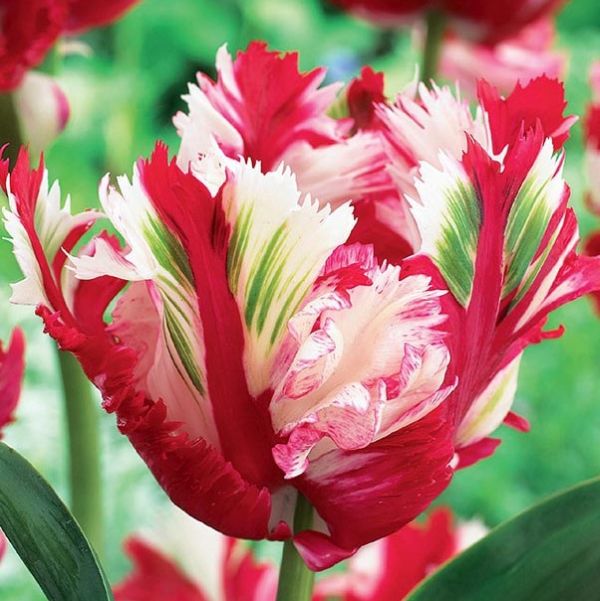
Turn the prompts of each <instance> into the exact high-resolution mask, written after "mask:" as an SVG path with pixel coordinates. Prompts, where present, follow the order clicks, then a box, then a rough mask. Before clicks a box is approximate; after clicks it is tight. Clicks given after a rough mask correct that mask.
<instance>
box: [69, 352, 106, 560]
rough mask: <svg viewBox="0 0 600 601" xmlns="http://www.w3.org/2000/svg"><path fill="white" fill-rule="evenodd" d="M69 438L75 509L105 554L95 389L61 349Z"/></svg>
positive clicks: (83, 528) (93, 543) (78, 519)
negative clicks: (93, 389)
mask: <svg viewBox="0 0 600 601" xmlns="http://www.w3.org/2000/svg"><path fill="white" fill-rule="evenodd" d="M58 357H59V362H60V372H61V375H62V384H63V394H64V401H65V412H66V418H67V429H68V438H69V485H70V495H71V511H72V512H73V515H74V516H75V519H76V520H77V521H78V522H79V525H80V526H81V529H82V530H83V532H84V533H85V535H86V536H87V538H88V540H89V541H90V543H91V544H92V546H93V547H94V550H95V551H96V553H97V554H98V555H99V556H100V557H102V551H103V543H104V541H103V507H102V493H101V491H102V476H101V467H100V433H99V425H100V420H99V417H100V416H99V411H98V408H97V407H96V403H95V400H94V398H93V395H92V389H91V386H90V383H89V381H88V379H87V378H86V376H85V374H84V373H83V370H82V369H81V367H80V366H79V363H77V361H76V359H75V358H74V357H73V356H72V355H71V354H70V353H66V352H62V351H59V352H58Z"/></svg>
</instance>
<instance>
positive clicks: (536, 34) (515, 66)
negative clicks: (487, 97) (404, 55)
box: [440, 19, 566, 98]
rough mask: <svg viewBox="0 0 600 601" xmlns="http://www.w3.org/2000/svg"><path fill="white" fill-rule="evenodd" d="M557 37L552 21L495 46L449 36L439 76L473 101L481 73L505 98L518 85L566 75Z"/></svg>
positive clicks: (531, 27)
mask: <svg viewBox="0 0 600 601" xmlns="http://www.w3.org/2000/svg"><path fill="white" fill-rule="evenodd" d="M554 38H555V31H554V24H553V22H552V20H551V19H542V20H540V21H536V22H535V23H532V24H531V25H528V26H527V27H525V28H524V29H522V30H521V31H519V32H518V33H517V34H516V35H515V36H513V37H510V38H507V39H505V40H503V41H501V42H499V43H498V44H496V45H494V46H489V45H486V44H478V43H473V42H470V41H468V40H464V39H461V38H459V37H457V36H449V37H448V38H447V39H445V40H444V42H443V49H442V55H441V59H440V73H441V74H442V75H443V76H444V77H445V78H446V79H449V80H450V81H456V82H457V83H458V85H459V86H460V90H461V92H463V93H466V94H467V95H468V96H469V97H470V98H476V96H477V81H478V80H479V79H480V78H481V75H482V74H485V79H486V81H487V82H488V83H490V84H491V85H493V86H494V87H495V88H497V89H498V91H499V92H500V93H501V94H503V95H506V94H509V93H510V92H511V91H512V90H513V88H514V87H515V85H516V84H517V83H521V85H525V84H527V83H529V82H530V81H531V80H532V79H536V78H537V77H539V76H541V75H546V76H547V77H549V78H551V79H552V78H561V77H562V76H563V75H564V71H565V64H566V61H565V56H564V55H563V54H562V53H561V52H558V51H555V50H553V48H552V45H553V43H554Z"/></svg>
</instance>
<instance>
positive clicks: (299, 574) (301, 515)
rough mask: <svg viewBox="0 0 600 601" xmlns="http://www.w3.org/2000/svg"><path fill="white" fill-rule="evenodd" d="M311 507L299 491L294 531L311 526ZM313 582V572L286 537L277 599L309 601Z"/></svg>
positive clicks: (282, 600)
mask: <svg viewBox="0 0 600 601" xmlns="http://www.w3.org/2000/svg"><path fill="white" fill-rule="evenodd" d="M312 525H313V508H312V505H311V504H310V502H309V501H308V500H307V499H306V497H304V496H303V495H302V494H301V493H298V499H297V501H296V511H295V513H294V532H300V531H302V530H307V529H308V528H312ZM314 584H315V573H314V572H312V571H311V570H309V569H308V567H307V566H306V564H305V563H304V560H303V559H302V557H300V554H299V553H298V551H297V550H296V547H295V546H294V543H293V542H292V541H291V540H290V539H288V540H286V541H285V542H284V543H283V555H282V557H281V568H280V571H279V587H278V589H277V601H310V600H311V598H312V592H313V587H314Z"/></svg>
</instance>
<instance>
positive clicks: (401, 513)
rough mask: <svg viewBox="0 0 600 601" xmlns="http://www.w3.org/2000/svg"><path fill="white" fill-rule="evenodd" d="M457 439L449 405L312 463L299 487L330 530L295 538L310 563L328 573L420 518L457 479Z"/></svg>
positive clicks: (334, 451)
mask: <svg viewBox="0 0 600 601" xmlns="http://www.w3.org/2000/svg"><path fill="white" fill-rule="evenodd" d="M451 438H452V428H451V427H450V425H449V423H448V421H447V419H446V417H445V412H444V411H443V406H442V407H440V408H439V409H438V410H436V411H434V412H432V413H430V414H429V415H427V416H426V417H425V418H423V419H421V420H419V421H418V422H415V423H413V424H411V425H410V426H408V427H406V428H403V429H402V430H399V431H397V432H395V433H394V434H391V435H390V436H388V437H386V438H384V439H383V440H380V441H378V442H376V443H374V444H371V445H370V446H368V447H367V448H365V449H362V450H356V451H343V450H339V449H334V450H332V451H329V452H328V453H325V454H323V455H322V456H320V457H319V458H317V459H315V460H313V461H311V463H310V465H309V467H308V469H307V471H306V472H305V473H304V475H303V476H302V477H301V478H300V479H299V480H298V484H297V486H298V488H299V489H300V490H302V492H303V493H304V494H305V495H306V496H307V497H308V499H309V500H310V501H311V503H312V504H313V505H314V507H315V509H316V511H317V513H318V515H319V516H320V517H321V518H322V519H323V520H324V522H325V530H324V531H321V532H320V533H317V534H318V535H317V536H316V535H314V534H311V533H310V531H307V533H300V535H299V534H298V533H297V534H296V540H297V541H299V546H300V549H299V550H300V551H301V553H302V554H303V556H304V557H305V560H308V561H310V562H311V564H310V565H312V566H313V567H316V569H324V568H325V567H328V566H330V565H333V564H334V563H336V562H337V561H339V559H340V557H341V556H342V554H343V550H345V552H346V556H348V555H350V554H352V553H353V552H354V551H355V550H356V548H358V547H360V546H361V545H364V544H366V543H368V542H370V541H373V540H376V539H378V538H381V537H383V536H386V535H388V534H390V533H391V532H394V531H395V530H397V529H398V528H400V527H401V526H403V525H404V524H406V523H407V522H409V521H410V520H412V519H413V518H414V517H416V516H417V515H419V514H420V513H421V512H422V511H423V510H424V509H425V508H426V507H427V506H428V505H429V503H430V502H431V501H432V500H433V499H434V498H435V497H436V496H438V495H439V494H440V493H441V491H442V490H443V489H444V488H445V487H446V486H447V484H448V483H449V481H450V478H451V475H452V470H451V468H450V462H451V460H452V456H453V445H452V441H451ZM328 540H329V541H330V546H329V547H328V546H327V545H325V542H326V541H328ZM333 549H337V552H333Z"/></svg>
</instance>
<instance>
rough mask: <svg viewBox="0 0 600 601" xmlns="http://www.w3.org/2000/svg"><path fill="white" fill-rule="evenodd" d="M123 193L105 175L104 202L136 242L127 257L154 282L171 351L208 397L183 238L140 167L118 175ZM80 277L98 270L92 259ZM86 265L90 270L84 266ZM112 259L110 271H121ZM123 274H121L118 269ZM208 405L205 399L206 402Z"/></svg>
mask: <svg viewBox="0 0 600 601" xmlns="http://www.w3.org/2000/svg"><path fill="white" fill-rule="evenodd" d="M118 183H119V188H120V193H119V192H118V191H117V190H115V189H114V188H112V187H110V186H109V185H108V180H107V179H105V180H104V181H103V184H102V186H101V189H100V200H101V202H102V206H103V208H104V210H105V212H106V214H107V215H108V217H109V218H110V220H111V221H112V222H113V224H114V226H115V227H116V228H117V229H118V230H119V232H120V233H121V235H122V236H123V238H125V240H126V242H127V244H128V245H129V247H130V249H131V250H130V252H129V253H128V254H127V256H126V259H127V261H128V262H129V263H130V264H131V265H132V266H133V267H134V269H135V271H136V272H137V277H135V278H131V279H138V280H151V281H152V282H153V284H154V286H153V288H154V294H155V302H157V305H158V308H159V311H160V313H161V315H162V317H163V320H164V324H163V325H164V329H165V332H166V339H167V346H168V352H169V355H170V356H171V359H172V361H173V365H174V367H175V369H176V370H177V371H178V372H179V375H180V376H181V377H182V378H183V379H184V381H185V382H187V384H188V387H189V389H190V392H191V393H192V394H193V395H194V396H195V398H196V399H197V400H198V402H202V399H203V398H204V397H205V396H206V380H205V373H204V371H205V369H204V366H205V361H204V342H203V336H202V324H201V322H200V318H199V314H198V305H197V297H196V291H195V286H194V281H193V275H192V271H191V268H190V265H189V262H188V259H187V255H186V253H185V250H184V248H183V246H182V244H181V242H180V241H179V239H178V238H177V237H176V236H175V235H174V234H173V233H172V232H171V231H170V230H169V229H168V228H167V227H166V226H165V224H164V223H163V222H162V221H161V220H160V218H159V217H158V215H157V213H156V211H155V210H154V208H153V206H152V202H151V200H150V199H149V198H148V196H147V194H146V192H145V190H144V186H143V183H142V182H141V178H140V174H139V172H138V170H137V167H136V168H135V170H134V176H133V182H130V181H129V180H128V178H126V177H120V178H118ZM75 267H76V269H77V267H79V271H78V272H77V275H78V277H86V275H87V276H88V277H89V275H88V274H91V273H92V272H93V269H91V267H90V261H89V260H87V261H85V263H83V262H82V263H80V264H79V266H78V263H77V261H75ZM83 267H85V268H86V270H87V273H86V272H83V271H82V268H83ZM118 267H119V264H118V263H116V262H113V263H112V264H111V263H110V262H108V263H107V264H105V266H104V272H105V273H110V270H111V269H115V270H118ZM114 275H116V276H117V277H118V273H115V274H114ZM203 404H204V403H203Z"/></svg>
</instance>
